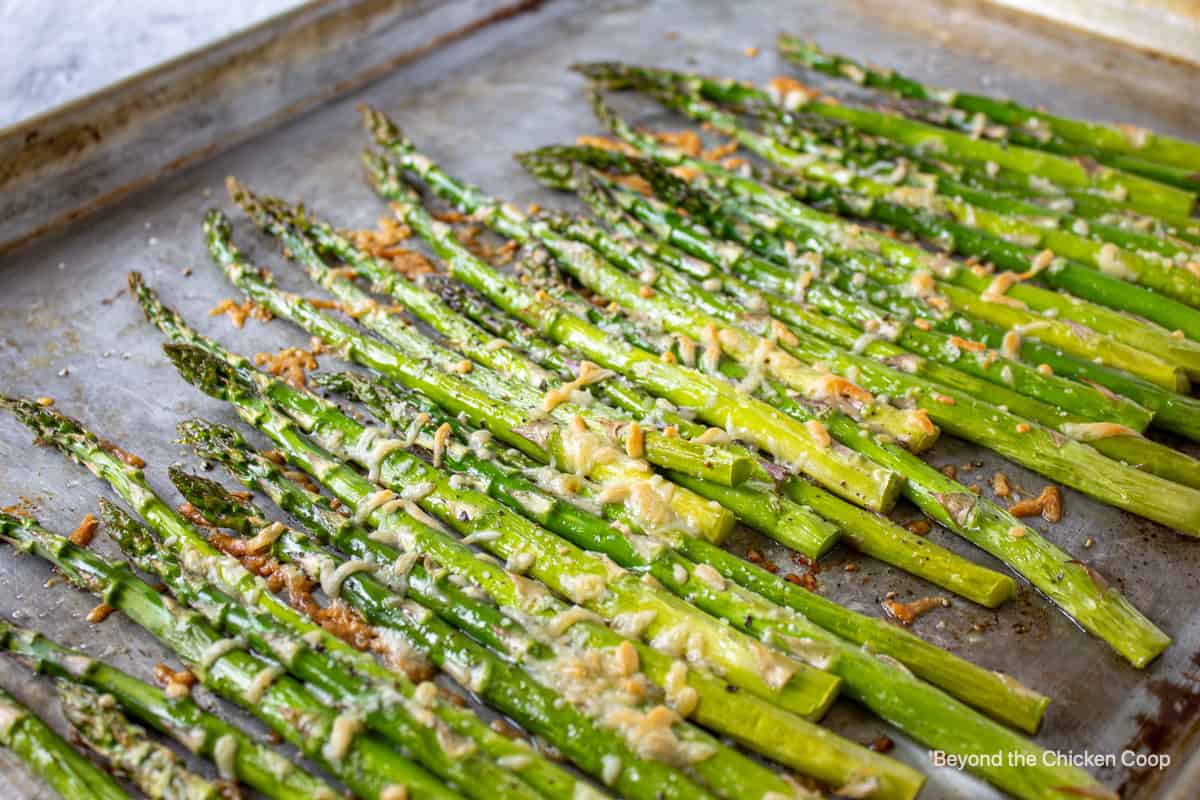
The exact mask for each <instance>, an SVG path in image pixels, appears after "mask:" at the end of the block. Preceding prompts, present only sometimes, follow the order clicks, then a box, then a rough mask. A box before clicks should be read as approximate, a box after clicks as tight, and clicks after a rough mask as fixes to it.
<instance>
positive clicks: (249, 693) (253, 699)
mask: <svg viewBox="0 0 1200 800" xmlns="http://www.w3.org/2000/svg"><path fill="white" fill-rule="evenodd" d="M282 674H283V669H282V668H281V667H267V668H266V669H262V670H259V672H258V674H257V675H255V676H254V680H253V681H251V682H250V685H249V686H248V687H246V693H245V699H246V702H247V703H249V704H250V705H258V703H259V702H260V701H261V700H262V697H263V695H264V694H266V693H267V689H269V688H271V684H272V683H274V682H275V679H276V678H278V677H279V676H280V675H282Z"/></svg>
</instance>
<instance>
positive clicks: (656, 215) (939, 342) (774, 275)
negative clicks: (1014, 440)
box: [525, 150, 1200, 488]
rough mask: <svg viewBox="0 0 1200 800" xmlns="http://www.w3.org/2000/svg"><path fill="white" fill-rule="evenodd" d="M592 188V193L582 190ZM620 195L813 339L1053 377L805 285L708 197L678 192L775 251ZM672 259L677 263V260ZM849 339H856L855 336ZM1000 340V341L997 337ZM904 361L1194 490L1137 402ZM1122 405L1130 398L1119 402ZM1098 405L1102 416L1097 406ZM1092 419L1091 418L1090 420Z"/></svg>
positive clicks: (1199, 481) (734, 287) (727, 284)
mask: <svg viewBox="0 0 1200 800" xmlns="http://www.w3.org/2000/svg"><path fill="white" fill-rule="evenodd" d="M568 152H569V153H578V151H574V150H572V151H568ZM558 153H559V154H564V153H563V151H558ZM593 155H594V153H593ZM604 158H605V160H606V161H607V162H612V161H613V160H614V159H617V160H620V161H621V163H623V164H625V165H626V166H628V165H630V164H632V163H634V160H632V159H628V158H626V157H625V156H623V155H620V154H616V155H613V154H605V155H604ZM541 160H542V157H539V158H536V159H535V157H532V156H531V157H526V158H525V162H526V164H527V165H529V166H530V167H531V168H533V169H535V170H539V171H543V172H544V171H545V168H544V166H543V165H542V164H541V163H534V162H535V161H537V162H540V161H541ZM647 167H649V168H647ZM638 173H639V174H641V175H643V176H646V177H649V182H650V183H651V184H652V185H655V186H661V185H662V184H663V182H664V181H666V182H668V185H670V182H671V181H677V180H678V179H676V178H674V176H672V175H670V174H669V173H666V172H665V171H664V170H662V169H655V168H653V167H652V166H650V165H647V164H645V162H643V165H642V166H641V167H639V168H638ZM669 193H670V194H671V195H672V196H673V197H674V198H675V199H677V200H678V199H679V198H680V197H681V191H680V187H678V186H672V188H671V189H669ZM594 194H595V193H594V192H593V193H592V195H594ZM622 195H623V200H622V202H623V203H625V205H626V206H632V207H633V208H634V209H635V210H636V209H640V214H641V216H642V218H643V219H646V220H648V221H649V222H650V223H651V224H653V225H654V228H655V230H656V231H658V232H659V235H661V236H664V237H665V238H667V239H668V240H670V239H671V238H673V237H681V238H683V240H684V242H685V243H686V244H688V246H689V248H690V249H692V250H693V251H694V252H699V253H702V254H703V255H704V257H705V258H706V264H710V265H716V266H720V267H726V268H729V267H730V264H731V262H732V265H733V267H732V268H733V269H740V270H741V271H742V272H747V271H749V272H751V273H752V274H751V280H752V281H753V283H754V284H755V286H756V287H757V288H761V289H765V290H767V291H768V292H771V293H773V294H769V295H766V296H763V295H760V294H759V293H758V292H757V291H754V290H752V289H751V288H750V287H749V286H746V285H745V284H742V283H741V282H740V281H739V280H738V279H737V278H730V277H727V278H724V279H723V280H722V281H721V284H722V288H723V289H724V290H725V291H726V292H729V293H730V294H732V295H733V296H734V297H735V298H736V299H737V300H738V301H740V302H742V303H750V302H753V301H755V300H756V299H758V298H764V297H765V302H766V304H767V306H768V307H769V308H770V309H771V311H772V313H774V314H775V316H776V317H777V318H778V319H781V320H783V321H785V322H795V323H797V324H800V325H805V326H809V327H812V328H813V329H814V332H815V333H817V334H818V335H820V336H822V338H825V339H828V340H830V341H833V342H835V343H841V344H843V345H846V346H854V349H856V350H857V349H859V348H858V345H859V344H861V343H866V347H865V348H863V352H865V353H867V354H868V355H872V356H874V357H876V358H878V359H880V360H885V361H887V360H889V359H890V360H892V361H895V360H898V359H899V360H902V359H904V358H905V355H904V351H903V350H902V349H900V347H904V348H906V349H908V350H910V351H913V352H916V353H919V354H921V355H924V356H927V357H930V358H932V359H936V360H943V361H944V360H951V362H952V363H953V364H954V365H955V366H956V367H958V368H959V369H958V371H961V372H966V373H968V374H970V375H976V374H978V373H979V372H984V373H985V374H986V372H987V369H988V368H990V367H997V366H998V367H999V368H998V369H996V370H994V372H996V373H999V374H998V375H995V374H994V375H993V376H992V377H993V379H994V380H996V382H998V383H1003V384H1010V385H1013V386H1014V387H1015V386H1016V385H1017V384H1018V380H1019V379H1021V378H1022V376H1024V382H1022V383H1021V384H1020V385H1021V386H1023V387H1025V386H1028V385H1029V383H1030V382H1031V381H1032V380H1034V379H1037V380H1040V381H1043V382H1049V381H1050V380H1051V378H1053V376H1043V375H1041V374H1040V373H1039V372H1036V371H1034V370H1031V369H1028V368H1025V369H1020V367H1021V365H1020V364H1019V362H1009V363H1005V364H1002V365H997V364H992V365H990V367H988V368H985V367H984V366H983V365H984V363H986V362H981V361H980V358H979V353H978V352H972V348H974V349H975V351H982V350H983V349H984V345H983V344H982V343H979V342H975V341H971V340H964V339H962V338H961V337H954V338H948V337H945V336H942V335H941V334H933V333H928V332H923V331H920V330H919V329H917V328H915V327H911V326H904V325H903V324H899V325H898V324H897V323H896V322H895V321H894V320H890V319H888V318H887V317H886V316H885V315H883V314H882V313H879V312H874V313H872V310H871V307H870V306H865V305H863V304H862V303H861V301H857V300H851V299H850V298H848V297H847V296H845V295H842V294H841V293H840V292H839V291H838V290H837V289H833V288H831V287H829V286H827V285H825V284H824V283H823V282H816V283H815V284H814V283H813V282H812V272H811V271H810V272H809V273H808V275H807V277H806V278H804V276H801V278H803V282H801V281H800V280H798V279H797V277H796V276H794V275H793V274H792V272H791V271H790V270H789V269H788V267H786V266H785V265H787V264H789V263H791V262H792V261H793V259H791V257H790V256H788V255H787V249H786V247H785V246H784V243H783V242H781V241H780V240H778V239H775V238H774V236H773V234H771V233H767V232H765V231H764V232H750V231H746V230H745V228H744V226H739V225H738V224H736V222H735V223H730V221H729V220H728V219H727V218H724V217H722V216H721V212H720V211H715V212H714V206H713V204H712V203H705V202H703V201H701V200H699V199H698V198H696V197H695V196H694V195H691V194H689V196H688V199H685V200H684V202H685V204H686V207H687V208H688V209H689V211H690V213H691V214H693V215H694V217H695V219H702V220H704V222H705V223H706V224H707V225H708V227H709V228H710V229H711V230H714V231H718V232H719V233H720V234H721V235H728V236H731V237H732V238H733V239H734V240H735V241H736V242H738V244H740V245H749V246H750V247H751V248H752V249H754V250H756V251H758V252H761V253H763V254H764V255H771V256H773V257H775V258H776V260H777V262H778V264H777V265H776V264H768V263H763V262H761V261H760V260H758V259H753V258H751V259H747V257H746V254H745V253H744V252H742V251H740V250H738V249H737V248H733V249H732V251H731V249H730V248H729V247H728V245H724V246H723V245H722V243H716V242H712V241H711V240H710V239H709V237H708V234H707V232H705V231H702V230H700V229H699V228H697V227H696V224H695V223H694V222H692V218H691V217H683V216H681V215H679V214H674V213H671V212H668V211H665V210H663V209H662V208H661V207H655V206H654V205H653V204H652V203H651V201H649V200H647V199H646V198H642V197H641V196H638V195H634V194H632V193H629V192H623V193H622ZM589 202H592V203H595V202H596V199H595V198H594V197H593V198H592V200H590V201H589ZM617 213H619V211H618V212H617ZM735 213H736V212H735ZM767 218H768V217H767V215H765V214H763V213H759V214H756V215H754V216H750V215H742V216H740V217H739V218H738V219H739V220H740V221H742V222H744V223H745V225H746V226H751V227H753V226H755V225H763V224H764V220H765V219H767ZM776 227H778V226H776ZM785 227H786V226H785ZM681 229H682V230H681ZM677 263H684V264H686V263H687V262H677ZM739 264H740V265H742V266H741V267H740V268H739V267H738V266H737V265H739ZM706 274H707V273H706V272H700V273H699V274H697V273H696V272H695V271H693V274H692V275H691V277H692V278H700V277H702V276H704V275H706ZM664 277H665V276H664ZM673 290H674V291H675V292H683V293H692V294H696V293H701V292H700V291H699V290H698V289H696V288H695V287H693V286H692V285H691V284H690V282H689V281H688V280H686V279H682V280H679V281H676V282H675V283H674V284H673ZM800 294H802V295H803V299H804V300H805V301H806V302H811V303H814V304H816V305H818V306H819V307H821V308H822V310H826V311H828V312H831V313H832V314H834V315H836V316H839V317H842V318H849V319H862V318H864V317H865V318H866V319H867V320H868V321H870V320H874V324H875V327H874V331H889V330H891V331H895V333H893V334H891V335H887V334H883V335H884V336H885V338H886V339H890V340H891V341H892V342H895V343H896V345H899V346H896V345H892V346H889V345H887V344H886V343H882V342H876V341H869V340H870V339H871V338H872V332H870V331H864V332H863V333H861V334H860V333H858V332H856V331H850V330H848V329H841V330H839V329H838V328H837V327H836V326H833V325H831V324H829V323H827V322H825V321H824V320H823V318H821V317H819V316H816V315H813V314H811V313H804V311H803V309H800V308H799V307H797V306H796V304H795V303H793V302H791V301H789V300H788V299H786V298H792V297H797V296H798V295H800ZM688 299H689V300H692V301H693V302H696V300H695V299H694V297H692V296H690V295H689V297H688ZM759 302H762V300H759ZM859 336H861V337H864V338H855V337H859ZM1001 344H1002V345H1003V343H1001ZM998 356H999V354H998V353H995V352H993V354H992V355H990V356H988V355H986V354H985V355H984V358H985V359H986V358H991V359H992V360H993V361H1001V359H1000V358H999V357H998ZM1004 361H1007V359H1004ZM910 362H911V366H910V367H909V369H910V371H913V372H914V373H915V374H918V375H922V376H925V377H927V378H929V379H930V380H932V381H934V382H936V383H938V384H940V385H943V386H947V387H950V388H954V389H957V390H959V391H965V392H967V393H969V394H975V395H976V396H980V395H983V396H987V397H988V400H989V402H990V403H991V404H993V405H996V406H999V407H1002V408H1004V409H1006V410H1007V411H1009V412H1011V413H1013V414H1014V415H1016V416H1020V417H1024V418H1027V419H1029V420H1032V421H1034V422H1038V423H1041V424H1043V425H1046V426H1048V427H1051V428H1055V429H1057V430H1058V431H1060V432H1061V433H1064V434H1066V435H1068V436H1071V437H1072V438H1076V439H1081V440H1083V441H1087V442H1089V443H1090V444H1091V445H1092V446H1093V447H1094V448H1095V449H1096V450H1098V451H1099V452H1101V453H1103V454H1104V455H1107V456H1109V457H1110V458H1114V459H1116V460H1118V461H1122V462H1125V463H1127V464H1131V465H1134V466H1136V467H1137V468H1138V469H1142V470H1144V471H1147V472H1150V473H1152V474H1155V475H1158V476H1160V477H1162V478H1165V479H1167V480H1170V481H1173V482H1175V483H1180V484H1182V485H1185V486H1190V487H1192V488H1197V487H1200V461H1198V460H1197V459H1194V458H1192V457H1191V456H1188V455H1186V454H1184V453H1181V452H1179V451H1176V450H1174V449H1172V448H1170V447H1167V446H1165V445H1162V444H1159V443H1157V442H1154V441H1151V440H1149V439H1146V438H1144V437H1142V436H1139V435H1138V433H1139V432H1140V431H1141V430H1143V429H1144V428H1145V426H1146V423H1147V422H1148V421H1149V412H1148V411H1146V410H1145V409H1142V408H1140V407H1137V406H1133V408H1132V409H1131V410H1134V409H1136V411H1137V412H1139V417H1138V418H1137V419H1136V420H1129V419H1125V418H1121V417H1116V416H1115V415H1114V414H1113V413H1112V412H1114V411H1116V410H1118V409H1117V407H1118V406H1119V405H1120V401H1117V402H1114V400H1113V399H1112V397H1111V395H1110V396H1107V397H1106V396H1104V395H1103V394H1101V393H1099V392H1097V391H1095V390H1092V389H1084V388H1083V387H1079V392H1076V393H1075V394H1081V393H1086V394H1087V395H1088V399H1089V400H1090V404H1089V406H1088V410H1090V411H1092V412H1093V413H1092V415H1091V416H1082V417H1081V416H1079V415H1074V414H1068V413H1065V412H1064V410H1062V409H1059V408H1056V407H1052V406H1047V405H1046V404H1044V403H1041V402H1038V401H1034V400H1030V399H1028V398H1027V397H1025V396H1023V395H1022V394H1021V393H1019V392H1017V391H1014V390H1010V389H1008V388H1007V387H1006V386H990V387H989V386H987V385H986V384H984V383H983V382H982V381H979V380H970V379H968V378H966V377H965V376H962V375H960V374H958V371H948V370H946V369H944V368H931V366H930V365H929V364H928V363H926V362H921V361H915V360H911V359H910ZM1057 381H1058V385H1055V386H1054V387H1053V388H1055V389H1059V390H1060V391H1058V392H1057V398H1058V399H1062V397H1063V393H1062V391H1061V388H1062V386H1061V384H1063V383H1065V382H1064V381H1062V379H1057ZM1037 385H1041V384H1035V386H1037ZM1076 387H1078V384H1066V388H1068V389H1074V388H1076ZM1071 397H1073V395H1072V396H1071ZM1066 405H1071V403H1067V404H1066ZM1126 405H1131V404H1128V403H1126ZM1105 407H1107V409H1106V408H1105ZM936 411H937V410H936V409H934V411H933V414H936ZM1105 411H1108V412H1109V413H1105ZM933 414H931V415H933ZM935 419H936V417H935ZM1097 422H1099V423H1100V424H1095V423H1097ZM1128 422H1132V423H1133V424H1132V425H1129V424H1126V423H1128ZM1105 423H1115V424H1105Z"/></svg>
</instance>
